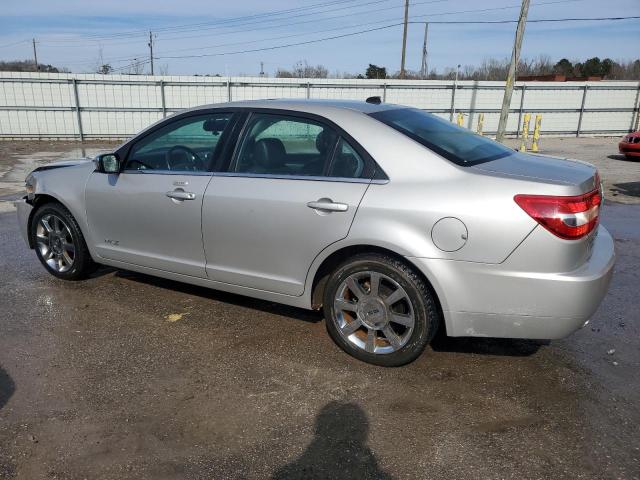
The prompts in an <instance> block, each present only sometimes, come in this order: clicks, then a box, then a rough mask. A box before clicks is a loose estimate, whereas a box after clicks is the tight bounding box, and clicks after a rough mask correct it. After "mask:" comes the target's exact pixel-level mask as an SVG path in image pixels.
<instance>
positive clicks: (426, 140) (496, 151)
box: [370, 108, 515, 166]
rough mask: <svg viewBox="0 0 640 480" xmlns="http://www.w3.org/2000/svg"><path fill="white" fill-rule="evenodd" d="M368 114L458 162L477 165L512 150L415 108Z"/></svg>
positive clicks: (511, 152) (510, 153) (459, 163)
mask: <svg viewBox="0 0 640 480" xmlns="http://www.w3.org/2000/svg"><path fill="white" fill-rule="evenodd" d="M370 115H371V116H372V117H373V118H375V119H377V120H379V121H381V122H382V123H384V124H386V125H389V126H390V127H392V128H394V129H396V130H398V131H399V132H402V133H404V134H405V135H406V136H408V137H410V138H412V139H414V140H415V141H417V142H418V143H421V144H422V145H424V146H425V147H427V148H429V149H430V150H433V151H434V152H436V153H437V154H439V155H441V156H443V157H444V158H446V159H447V160H449V161H451V162H453V163H456V164H458V165H462V166H470V165H477V164H478V163H483V162H488V161H491V160H496V159H498V158H503V157H507V156H509V155H513V154H514V153H515V152H514V150H512V149H510V148H507V147H505V146H504V145H501V144H500V143H498V142H494V141H493V140H491V139H489V138H487V137H483V136H481V135H476V134H475V133H472V132H471V131H469V130H467V129H466V128H462V127H458V126H457V125H454V124H452V123H451V122H448V121H446V120H443V119H441V118H438V117H436V116H435V115H432V114H430V113H426V112H423V111H421V110H417V109H414V108H399V109H395V110H383V111H380V112H375V113H371V114H370Z"/></svg>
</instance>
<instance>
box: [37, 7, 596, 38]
mask: <svg viewBox="0 0 640 480" xmlns="http://www.w3.org/2000/svg"><path fill="white" fill-rule="evenodd" d="M385 1H387V0H374V1H368V2H364V3H360V4H357V5H350V6H348V7H342V8H340V9H330V10H325V11H324V12H314V13H306V14H301V15H295V16H291V17H288V18H276V19H271V20H268V21H281V20H290V19H292V18H298V17H305V16H310V15H317V13H328V12H332V11H336V10H344V9H346V8H357V7H362V6H366V5H371V4H377V3H382V2H385ZM448 1H451V0H426V1H420V2H414V3H412V5H413V6H419V5H428V4H435V3H443V2H448ZM581 1H585V0H556V1H549V2H541V3H536V4H534V5H532V6H544V5H554V4H563V3H573V2H581ZM399 7H400V6H399V5H395V6H392V7H385V8H378V9H377V10H376V12H381V11H386V10H394V9H398V8H399ZM514 8H520V5H505V6H500V7H491V8H481V9H471V10H457V11H449V12H439V13H431V14H429V16H430V17H435V16H447V15H458V14H464V13H485V12H491V11H501V10H509V9H514ZM363 13H369V11H368V10H367V11H364V12H360V11H358V12H349V13H344V14H341V15H334V16H331V17H325V18H320V19H318V18H314V19H312V20H303V21H297V22H290V21H288V22H286V23H281V24H277V25H266V26H262V27H253V28H243V29H236V30H232V31H230V32H225V33H222V34H219V33H218V34H216V36H223V35H232V34H235V33H245V32H255V31H259V30H270V29H273V28H279V27H291V26H294V25H304V24H308V23H314V24H316V23H318V22H321V21H328V20H333V19H342V18H345V17H347V16H349V17H350V16H354V15H361V14H363ZM423 16H424V15H423ZM238 18H241V17H238ZM262 23H263V22H260V21H259V22H255V21H252V22H246V23H241V24H236V25H227V26H224V25H223V26H222V27H218V26H214V27H211V28H222V29H225V28H236V27H241V26H252V25H255V24H260V25H262ZM201 30H207V28H204V29H195V31H201ZM114 35H117V34H114ZM209 36H210V35H209V34H208V33H201V34H197V35H187V36H174V37H171V36H169V37H164V36H163V37H162V38H163V39H164V40H183V39H190V38H201V37H209ZM41 40H42V39H41ZM68 41H70V40H67V41H66V42H68ZM83 41H86V40H84V39H78V40H75V42H83ZM96 41H97V40H96ZM48 42H60V41H59V40H49V41H48ZM62 42H65V40H62ZM110 43H111V44H112V45H126V44H137V43H139V42H131V41H127V42H117V41H114V42H110ZM50 46H55V45H50ZM59 46H63V45H59ZM66 46H69V45H68V44H67V45H66Z"/></svg>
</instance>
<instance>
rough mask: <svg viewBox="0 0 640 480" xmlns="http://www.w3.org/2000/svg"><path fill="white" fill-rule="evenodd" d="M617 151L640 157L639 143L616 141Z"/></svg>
mask: <svg viewBox="0 0 640 480" xmlns="http://www.w3.org/2000/svg"><path fill="white" fill-rule="evenodd" d="M618 151H619V152H620V153H621V154H623V155H627V156H629V157H640V143H628V142H620V143H618Z"/></svg>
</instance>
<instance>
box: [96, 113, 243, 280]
mask: <svg viewBox="0 0 640 480" xmlns="http://www.w3.org/2000/svg"><path fill="white" fill-rule="evenodd" d="M232 117H233V114H231V113H227V112H209V113H201V114H197V115H191V116H188V117H181V118H177V119H174V120H169V121H167V123H165V124H163V125H161V126H160V127H159V128H158V129H156V130H154V131H152V132H150V133H149V134H148V135H145V136H144V137H142V138H141V139H140V140H138V141H136V142H135V143H134V144H133V145H132V146H131V148H130V150H129V152H128V155H127V157H126V158H125V159H124V161H125V165H124V169H123V171H122V172H121V173H120V174H119V175H107V174H103V173H99V172H94V173H93V174H92V175H91V177H90V178H89V180H88V182H87V185H86V190H85V196H86V206H87V216H88V220H89V225H90V227H91V234H92V236H93V240H94V244H95V245H96V251H97V253H98V254H99V255H100V256H101V257H103V258H106V259H110V260H116V261H121V262H125V263H129V264H134V265H141V266H144V267H150V268H155V269H159V270H164V271H168V272H173V273H180V274H183V275H190V276H195V277H203V278H204V277H206V273H205V256H204V248H203V245H202V200H203V197H204V192H205V190H206V188H207V185H208V184H209V181H210V180H211V178H212V170H213V164H214V162H215V160H216V159H217V155H218V152H219V151H220V149H221V147H222V144H223V143H224V138H225V133H226V132H225V131H226V130H228V125H230V124H231V123H232V121H231V119H232ZM221 139H222V140H221Z"/></svg>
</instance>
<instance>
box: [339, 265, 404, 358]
mask: <svg viewBox="0 0 640 480" xmlns="http://www.w3.org/2000/svg"><path fill="white" fill-rule="evenodd" d="M333 307H334V311H335V317H336V318H335V320H336V322H337V326H338V332H339V333H340V335H341V336H342V337H343V338H344V339H345V340H346V341H348V342H349V343H351V344H352V345H354V346H356V347H357V348H359V349H362V350H364V351H366V352H368V353H373V354H386V353H392V352H395V351H397V350H399V349H401V348H402V347H403V346H404V345H406V343H407V342H408V341H409V339H410V338H411V334H412V332H413V328H414V324H415V316H414V311H413V306H412V304H411V300H410V299H409V295H408V294H407V292H406V291H405V290H404V288H402V287H401V286H400V284H398V282H396V281H395V280H393V279H392V278H391V277H389V276H387V275H385V274H383V273H380V272H376V271H370V270H367V271H362V272H356V273H353V274H351V275H349V276H348V277H347V278H346V279H345V280H344V281H343V282H342V283H341V284H340V286H339V287H338V289H337V291H336V296H335V299H334V302H333Z"/></svg>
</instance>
